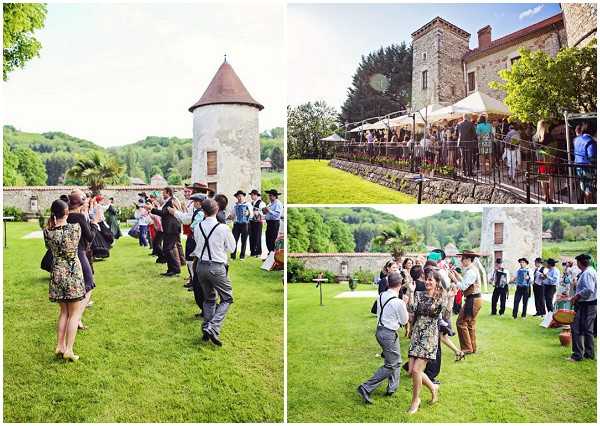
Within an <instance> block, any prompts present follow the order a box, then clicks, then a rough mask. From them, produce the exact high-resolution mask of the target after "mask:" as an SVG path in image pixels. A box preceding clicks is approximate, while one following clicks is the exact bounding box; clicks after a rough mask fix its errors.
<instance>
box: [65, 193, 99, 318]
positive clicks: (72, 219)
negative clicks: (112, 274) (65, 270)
mask: <svg viewBox="0 0 600 426" xmlns="http://www.w3.org/2000/svg"><path fill="white" fill-rule="evenodd" d="M92 207H93V205H92ZM88 209H89V201H88V199H87V198H86V196H85V194H84V193H83V192H82V191H80V190H75V191H73V192H71V194H70V195H69V217H68V218H67V222H68V223H73V224H75V223H77V224H79V226H80V227H81V237H80V239H79V245H78V247H77V257H78V258H79V261H80V262H81V269H82V270H83V280H84V283H85V298H84V299H83V300H82V302H81V317H83V311H84V309H85V308H86V307H87V305H88V303H89V302H90V298H91V297H92V290H93V289H94V288H95V287H96V283H95V282H94V272H93V270H92V266H91V263H90V259H89V257H88V255H87V251H88V249H89V248H90V245H91V243H92V241H93V240H94V236H95V226H90V222H89V221H88V213H87V212H88ZM91 223H92V224H94V225H95V224H97V223H98V216H97V215H96V217H95V218H94V219H93V220H92V222H91ZM79 328H80V329H81V330H84V329H86V327H85V326H84V325H83V322H82V321H81V319H80V320H79Z"/></svg>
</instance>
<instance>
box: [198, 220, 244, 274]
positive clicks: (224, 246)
mask: <svg viewBox="0 0 600 426" xmlns="http://www.w3.org/2000/svg"><path fill="white" fill-rule="evenodd" d="M217 223H219V222H217V218H216V217H214V216H213V217H207V218H206V219H204V220H203V221H202V222H200V224H199V226H196V227H195V228H194V241H196V249H195V250H194V251H193V252H192V256H194V257H196V258H198V259H200V255H201V254H202V248H203V247H204V236H203V235H202V232H201V231H200V228H202V230H203V231H204V234H205V235H206V236H207V237H208V234H209V233H210V231H211V230H212V229H213V227H214V226H215V225H216V224H217ZM208 248H210V254H211V257H212V259H211V258H209V257H208ZM234 250H235V239H234V238H233V234H232V233H231V230H230V229H229V227H228V226H227V225H224V224H220V225H219V226H217V228H216V229H215V230H214V232H213V233H212V235H211V236H210V238H209V239H208V247H207V248H206V249H204V254H202V259H200V260H205V261H210V260H212V261H213V262H219V263H227V259H228V258H229V253H232V252H233V251H234Z"/></svg>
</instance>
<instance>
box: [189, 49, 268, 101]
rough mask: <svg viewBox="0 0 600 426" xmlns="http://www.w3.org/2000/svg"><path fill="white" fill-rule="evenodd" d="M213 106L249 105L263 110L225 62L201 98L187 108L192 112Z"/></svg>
mask: <svg viewBox="0 0 600 426" xmlns="http://www.w3.org/2000/svg"><path fill="white" fill-rule="evenodd" d="M214 104H242V105H250V106H253V107H256V108H258V109H259V110H262V109H263V108H264V107H263V106H262V105H261V104H259V103H258V102H256V101H255V100H254V98H253V97H252V96H251V95H250V93H248V90H247V89H246V87H245V86H244V83H242V80H240V78H239V77H238V76H237V74H236V73H235V71H234V70H233V67H232V66H231V65H229V64H228V63H227V62H226V61H225V62H223V64H222V65H221V66H220V67H219V69H218V70H217V73H216V74H215V76H214V77H213V79H212V81H211V82H210V84H209V85H208V87H207V88H206V91H205V92H204V94H203V95H202V97H201V98H200V99H199V100H198V102H196V103H195V104H194V105H192V106H191V107H190V108H189V111H190V112H192V111H194V110H195V109H196V108H198V107H201V106H204V105H214Z"/></svg>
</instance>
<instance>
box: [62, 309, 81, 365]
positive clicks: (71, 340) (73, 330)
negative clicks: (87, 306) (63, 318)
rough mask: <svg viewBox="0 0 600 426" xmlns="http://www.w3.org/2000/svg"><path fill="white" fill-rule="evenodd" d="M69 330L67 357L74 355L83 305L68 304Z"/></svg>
mask: <svg viewBox="0 0 600 426" xmlns="http://www.w3.org/2000/svg"><path fill="white" fill-rule="evenodd" d="M66 305H67V314H68V320H67V330H66V344H65V352H64V353H65V355H66V354H73V345H74V344H75V336H77V325H78V324H79V318H80V313H81V303H77V302H73V303H67V304H66Z"/></svg>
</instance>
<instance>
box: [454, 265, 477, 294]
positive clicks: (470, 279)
mask: <svg viewBox="0 0 600 426" xmlns="http://www.w3.org/2000/svg"><path fill="white" fill-rule="evenodd" d="M477 284H479V274H478V273H477V270H476V269H475V268H474V267H469V268H466V270H465V271H464V274H463V276H462V281H461V282H459V283H458V288H460V289H461V290H462V291H465V290H466V289H468V288H469V287H471V285H477ZM475 290H477V289H475Z"/></svg>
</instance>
